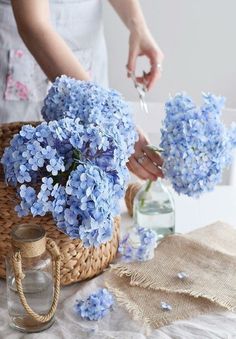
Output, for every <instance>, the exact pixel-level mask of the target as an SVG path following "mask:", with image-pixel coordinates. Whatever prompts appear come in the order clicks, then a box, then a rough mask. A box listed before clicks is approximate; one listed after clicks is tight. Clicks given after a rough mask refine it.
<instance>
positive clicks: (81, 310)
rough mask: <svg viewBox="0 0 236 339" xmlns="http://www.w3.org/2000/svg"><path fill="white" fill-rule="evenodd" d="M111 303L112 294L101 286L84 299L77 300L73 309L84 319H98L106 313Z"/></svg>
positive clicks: (112, 300)
mask: <svg viewBox="0 0 236 339" xmlns="http://www.w3.org/2000/svg"><path fill="white" fill-rule="evenodd" d="M113 303H114V299H113V296H112V294H111V293H110V292H109V291H108V290H107V289H106V288H101V289H99V290H98V291H96V292H94V293H93V294H91V295H90V296H89V297H88V298H87V299H86V300H77V301H76V304H75V306H74V311H75V313H76V314H78V315H80V316H81V317H82V318H84V319H86V320H99V319H102V318H103V317H104V316H105V315H106V314H108V312H109V311H110V309H111V308H112V305H113Z"/></svg>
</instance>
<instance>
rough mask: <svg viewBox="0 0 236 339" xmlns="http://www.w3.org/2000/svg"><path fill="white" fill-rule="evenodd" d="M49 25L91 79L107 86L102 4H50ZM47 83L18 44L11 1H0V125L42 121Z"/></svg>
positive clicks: (54, 0) (92, 0)
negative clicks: (60, 37)
mask: <svg viewBox="0 0 236 339" xmlns="http://www.w3.org/2000/svg"><path fill="white" fill-rule="evenodd" d="M49 3H50V11H51V21H52V24H53V26H54V28H55V29H56V31H57V32H58V33H59V34H60V35H61V36H62V37H63V39H64V40H65V41H66V43H67V44H68V45H69V47H70V48H71V49H72V51H73V52H74V53H75V55H76V56H77V57H78V60H79V61H80V62H81V64H82V65H83V67H84V68H85V70H86V71H88V72H89V73H90V75H91V79H92V80H93V81H95V82H97V83H99V84H101V85H104V86H107V83H108V80H107V54H106V44H105V39H104V33H103V24H102V0H50V1H49ZM49 85H50V84H49V81H48V79H47V77H46V75H45V74H44V73H43V72H42V70H41V69H40V67H39V65H38V64H37V63H36V61H35V60H34V58H33V57H32V55H31V54H30V52H29V51H28V50H27V48H26V47H25V45H24V43H23V41H22V40H21V38H20V36H19V34H18V32H17V27H16V23H15V19H14V16H13V12H12V8H11V3H10V0H0V123H1V122H10V121H30V120H41V119H42V118H41V114H40V110H41V107H42V100H43V99H44V97H45V96H46V94H47V90H48V87H49Z"/></svg>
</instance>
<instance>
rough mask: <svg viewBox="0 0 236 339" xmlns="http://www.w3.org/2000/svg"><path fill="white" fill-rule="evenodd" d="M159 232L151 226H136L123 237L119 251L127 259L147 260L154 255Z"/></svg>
mask: <svg viewBox="0 0 236 339" xmlns="http://www.w3.org/2000/svg"><path fill="white" fill-rule="evenodd" d="M156 247H157V234H156V232H155V231H153V230H152V229H150V228H145V227H139V226H134V227H132V228H131V230H130V231H129V232H127V233H126V234H125V235H124V237H123V238H122V239H121V241H120V244H119V248H118V252H119V253H120V254H121V256H122V259H123V260H125V261H146V260H150V259H152V258H153V257H154V249H155V248H156Z"/></svg>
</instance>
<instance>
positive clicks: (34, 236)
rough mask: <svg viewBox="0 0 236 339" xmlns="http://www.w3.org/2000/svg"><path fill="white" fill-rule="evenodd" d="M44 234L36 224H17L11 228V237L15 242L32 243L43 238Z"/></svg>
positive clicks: (41, 228)
mask: <svg viewBox="0 0 236 339" xmlns="http://www.w3.org/2000/svg"><path fill="white" fill-rule="evenodd" d="M45 235H46V232H45V230H44V228H43V227H42V226H40V225H38V224H19V225H15V226H14V227H13V228H12V232H11V236H12V239H13V240H14V241H17V242H34V241H38V240H40V239H42V238H44V237H45Z"/></svg>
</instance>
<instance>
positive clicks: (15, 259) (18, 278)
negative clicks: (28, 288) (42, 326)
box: [12, 238, 61, 323]
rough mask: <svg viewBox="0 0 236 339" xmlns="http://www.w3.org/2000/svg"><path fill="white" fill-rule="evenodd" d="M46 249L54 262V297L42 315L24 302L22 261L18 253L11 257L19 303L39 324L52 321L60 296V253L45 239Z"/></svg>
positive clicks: (54, 244)
mask: <svg viewBox="0 0 236 339" xmlns="http://www.w3.org/2000/svg"><path fill="white" fill-rule="evenodd" d="M46 249H47V250H48V252H49V253H50V255H51V256H52V258H53V260H54V261H55V266H54V270H55V272H54V273H55V274H54V295H53V301H52V305H51V307H50V309H49V311H48V313H47V314H44V315H40V314H37V313H36V312H34V311H33V310H32V308H31V307H30V306H29V304H28V302H27V300H26V297H25V294H24V290H23V285H22V280H23V279H24V277H25V274H24V273H23V271H22V259H21V254H20V251H17V252H15V253H14V254H13V256H12V265H13V271H14V275H15V282H16V289H17V292H18V295H19V298H20V301H21V303H22V305H23V307H24V309H25V311H26V313H27V314H28V315H29V316H31V317H32V318H33V319H35V320H37V321H38V322H41V323H46V322H48V321H49V320H51V319H52V317H53V316H54V314H55V312H56V308H57V304H58V301H59V295H60V264H61V256H60V252H59V249H58V247H57V245H56V243H55V242H54V241H53V240H52V239H50V238H47V239H46Z"/></svg>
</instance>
